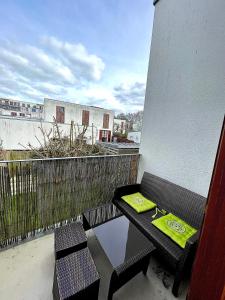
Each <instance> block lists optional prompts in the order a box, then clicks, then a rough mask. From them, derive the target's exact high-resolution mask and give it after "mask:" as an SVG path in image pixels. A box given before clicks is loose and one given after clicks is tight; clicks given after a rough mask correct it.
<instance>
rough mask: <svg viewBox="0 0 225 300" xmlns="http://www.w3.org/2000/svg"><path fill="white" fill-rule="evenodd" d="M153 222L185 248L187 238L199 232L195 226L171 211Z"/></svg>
mask: <svg viewBox="0 0 225 300" xmlns="http://www.w3.org/2000/svg"><path fill="white" fill-rule="evenodd" d="M152 224H153V225H154V226H156V227H157V228H158V229H160V230H161V231H162V232H163V233H165V234H166V235H168V236H169V237H170V238H171V239H172V240H173V241H174V242H176V243H177V244H178V245H179V246H180V247H181V248H185V245H186V242H187V240H188V239H189V238H190V237H191V236H192V235H193V234H195V233H196V232H197V230H196V229H195V228H193V227H191V226H190V225H188V224H187V223H186V222H184V221H183V220H181V219H180V218H178V217H176V216H174V215H173V214H171V213H169V214H168V215H166V216H163V217H160V218H158V219H156V220H154V221H152Z"/></svg>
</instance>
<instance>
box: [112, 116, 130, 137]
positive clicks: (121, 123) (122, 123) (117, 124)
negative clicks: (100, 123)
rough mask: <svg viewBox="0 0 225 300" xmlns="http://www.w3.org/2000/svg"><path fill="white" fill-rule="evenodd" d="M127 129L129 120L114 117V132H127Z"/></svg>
mask: <svg viewBox="0 0 225 300" xmlns="http://www.w3.org/2000/svg"><path fill="white" fill-rule="evenodd" d="M126 130H127V121H126V120H122V119H114V123H113V132H114V133H122V134H125V133H126Z"/></svg>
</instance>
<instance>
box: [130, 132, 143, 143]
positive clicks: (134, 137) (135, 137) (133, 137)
mask: <svg viewBox="0 0 225 300" xmlns="http://www.w3.org/2000/svg"><path fill="white" fill-rule="evenodd" d="M127 138H128V140H130V141H134V142H135V143H137V144H140V142H141V132H140V131H131V132H128V135H127Z"/></svg>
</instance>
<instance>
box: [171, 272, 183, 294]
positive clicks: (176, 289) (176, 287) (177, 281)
mask: <svg viewBox="0 0 225 300" xmlns="http://www.w3.org/2000/svg"><path fill="white" fill-rule="evenodd" d="M180 283H181V278H179V277H178V276H177V274H176V275H175V279H174V282H173V288H172V293H173V295H174V296H175V297H178V292H179V287H180Z"/></svg>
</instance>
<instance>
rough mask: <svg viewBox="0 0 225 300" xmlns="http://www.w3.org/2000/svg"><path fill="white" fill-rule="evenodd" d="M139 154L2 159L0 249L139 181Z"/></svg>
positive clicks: (45, 228)
mask: <svg viewBox="0 0 225 300" xmlns="http://www.w3.org/2000/svg"><path fill="white" fill-rule="evenodd" d="M138 161H139V156H138V155H136V154H134V155H133V154H132V155H113V156H87V157H74V158H57V159H45V160H41V159H38V160H21V161H5V162H4V161H3V162H0V247H5V246H7V245H9V244H12V243H17V242H19V241H20V240H22V239H25V238H28V237H29V236H34V235H36V234H37V233H40V232H43V231H46V230H50V229H53V228H55V226H58V225H59V224H60V223H61V224H62V223H65V222H69V221H71V220H74V219H76V218H77V217H78V216H79V215H80V214H81V213H82V212H83V211H85V210H86V209H89V208H91V207H95V206H97V205H100V204H103V203H106V202H110V201H111V199H112V196H113V192H114V190H115V188H116V187H118V186H120V185H126V184H132V183H135V182H136V179H137V167H138Z"/></svg>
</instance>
